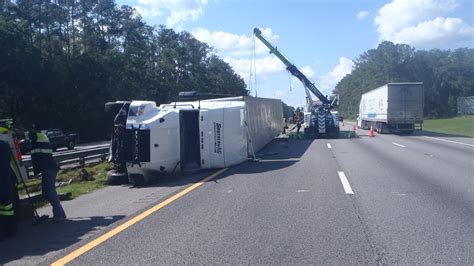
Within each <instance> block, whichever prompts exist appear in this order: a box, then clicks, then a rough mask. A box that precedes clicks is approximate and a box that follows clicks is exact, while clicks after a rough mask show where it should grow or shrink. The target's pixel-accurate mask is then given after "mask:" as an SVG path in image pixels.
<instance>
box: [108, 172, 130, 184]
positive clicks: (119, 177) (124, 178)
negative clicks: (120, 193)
mask: <svg viewBox="0 0 474 266" xmlns="http://www.w3.org/2000/svg"><path fill="white" fill-rule="evenodd" d="M127 183H128V175H127V173H120V172H117V171H116V170H110V171H108V172H107V184H108V185H111V186H118V185H123V184H127Z"/></svg>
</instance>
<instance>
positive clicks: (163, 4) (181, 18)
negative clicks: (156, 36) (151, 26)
mask: <svg viewBox="0 0 474 266" xmlns="http://www.w3.org/2000/svg"><path fill="white" fill-rule="evenodd" d="M206 6H207V0H138V5H137V6H135V9H136V10H137V11H138V12H139V13H140V14H141V15H142V16H144V17H156V16H162V15H164V14H165V13H168V17H167V18H166V26H167V27H169V28H173V27H176V26H178V27H179V26H180V25H181V24H182V23H184V22H186V21H196V20H197V19H198V18H199V17H201V16H202V15H203V14H204V9H205V7H206Z"/></svg>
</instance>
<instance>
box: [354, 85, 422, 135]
mask: <svg viewBox="0 0 474 266" xmlns="http://www.w3.org/2000/svg"><path fill="white" fill-rule="evenodd" d="M423 103H424V92H423V83H422V82H403V83H388V84H386V85H383V86H381V87H379V88H377V89H375V90H372V91H369V92H367V93H364V94H362V96H361V99H360V104H359V115H358V117H357V124H358V126H359V128H363V129H369V128H370V127H372V128H373V129H374V130H376V131H377V132H378V133H379V134H382V133H389V132H393V133H406V134H411V133H413V131H414V130H415V125H416V124H419V125H420V128H421V125H422V124H423V107H424V104H423Z"/></svg>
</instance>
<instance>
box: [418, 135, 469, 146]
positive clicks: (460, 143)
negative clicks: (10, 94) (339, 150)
mask: <svg viewBox="0 0 474 266" xmlns="http://www.w3.org/2000/svg"><path fill="white" fill-rule="evenodd" d="M423 137H424V138H427V139H434V140H439V141H446V142H450V143H455V144H459V145H466V146H470V147H474V145H472V144H467V143H464V142H458V141H452V140H447V139H440V138H433V137H428V136H423Z"/></svg>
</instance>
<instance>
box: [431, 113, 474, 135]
mask: <svg viewBox="0 0 474 266" xmlns="http://www.w3.org/2000/svg"><path fill="white" fill-rule="evenodd" d="M423 130H424V131H431V132H438V133H446V134H453V135H460V136H466V137H471V138H474V115H470V116H457V117H453V118H446V119H425V121H424V122H423Z"/></svg>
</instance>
